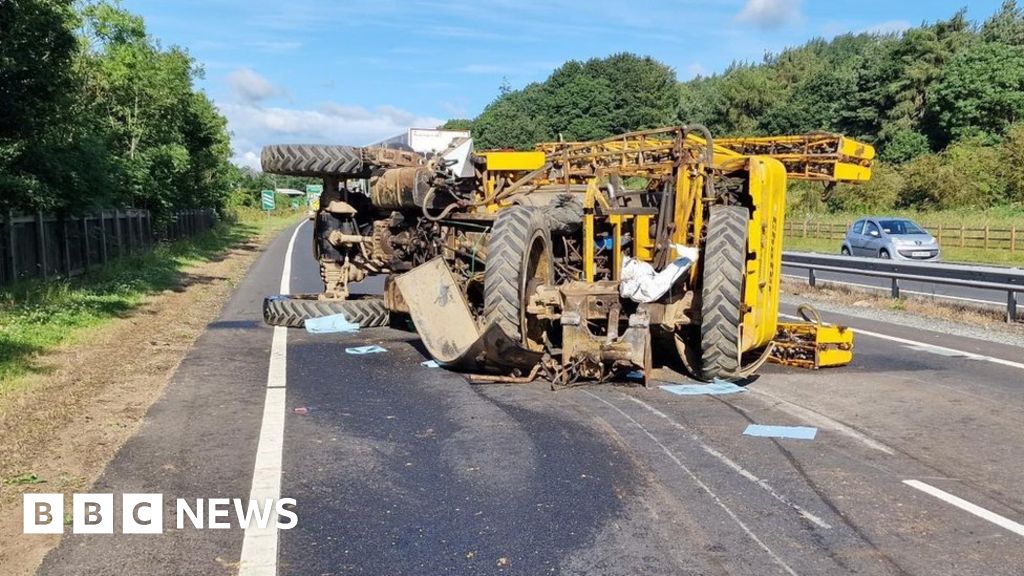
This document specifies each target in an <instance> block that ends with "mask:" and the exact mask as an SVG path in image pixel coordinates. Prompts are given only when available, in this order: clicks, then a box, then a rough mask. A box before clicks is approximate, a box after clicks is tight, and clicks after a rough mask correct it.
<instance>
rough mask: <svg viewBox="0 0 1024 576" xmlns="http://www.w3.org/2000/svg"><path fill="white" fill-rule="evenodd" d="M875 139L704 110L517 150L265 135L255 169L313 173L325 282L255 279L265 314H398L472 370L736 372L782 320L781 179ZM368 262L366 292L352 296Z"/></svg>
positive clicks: (834, 163)
mask: <svg viewBox="0 0 1024 576" xmlns="http://www.w3.org/2000/svg"><path fill="white" fill-rule="evenodd" d="M873 158H874V150H873V149H872V148H871V147H870V146H867V145H865V144H860V143H858V142H854V141H852V140H850V139H847V138H844V137H842V136H839V135H834V134H810V135H805V136H787V137H772V138H749V139H723V140H714V139H713V138H712V136H711V134H710V133H709V132H708V131H707V130H706V129H705V128H703V127H701V126H674V127H668V128H661V129H655V130H646V131H641V132H633V133H629V134H623V135H620V136H616V137H612V138H607V139H603V140H598V141H590V142H557V143H548V144H541V145H539V146H538V147H537V149H536V150H534V151H529V152H509V151H480V152H478V151H475V150H474V149H473V146H472V140H464V141H457V142H455V143H454V144H453V145H452V146H451V148H449V149H448V150H445V151H443V152H442V153H439V154H436V155H433V156H432V157H429V158H428V157H424V156H421V155H418V154H415V153H413V152H408V151H401V150H393V149H387V148H352V147H345V146H287V145H283V146H269V147H267V148H265V149H264V151H263V169H264V170H265V171H267V172H272V173H278V174H290V175H299V176H314V177H322V178H323V179H324V193H323V196H322V197H321V201H320V208H319V210H318V212H317V214H316V217H315V227H314V234H313V236H314V246H313V250H314V254H315V256H316V258H317V260H318V261H319V263H320V270H321V276H322V278H323V281H324V292H323V293H322V294H319V295H315V296H300V297H290V296H279V297H272V298H269V299H268V300H267V302H266V303H265V305H264V312H265V317H266V318H267V321H268V322H271V323H274V324H285V325H292V326H294V325H301V323H302V322H303V321H304V319H306V318H308V317H311V316H320V315H325V314H333V313H343V314H345V315H346V316H347V317H348V318H349V320H351V321H356V322H359V323H361V324H362V325H364V326H375V325H380V324H382V323H385V322H387V318H388V316H389V315H390V316H392V317H394V316H399V315H408V316H410V317H411V318H412V321H413V323H414V324H415V327H416V330H417V332H418V333H419V334H420V336H421V337H422V339H423V342H424V345H425V346H426V348H427V349H428V351H429V352H430V353H431V354H432V355H433V356H434V358H435V359H436V360H437V361H438V362H439V363H440V364H442V365H444V366H446V367H449V368H452V369H457V370H460V371H465V372H470V373H473V374H476V375H478V376H477V378H479V379H482V380H495V381H498V380H505V381H516V380H530V379H533V378H535V377H538V376H541V375H542V376H544V377H546V378H548V379H550V380H552V381H553V382H555V383H558V384H570V383H573V382H576V381H583V380H586V381H592V380H598V381H600V380H605V379H608V378H610V377H612V376H614V375H616V374H620V373H623V372H626V371H635V370H636V371H640V373H641V374H643V376H644V378H645V379H646V378H647V377H648V376H649V375H650V373H651V369H652V365H653V359H654V358H655V357H657V356H672V357H674V358H675V359H678V360H679V362H681V363H682V365H683V366H684V367H685V369H686V370H687V371H688V372H690V373H691V374H692V375H694V376H696V377H698V378H701V379H712V378H716V377H722V378H741V377H744V376H747V375H749V374H751V373H752V372H754V371H755V370H756V369H757V368H758V367H759V366H760V365H761V364H762V363H763V362H765V361H766V360H767V359H769V358H770V357H771V356H772V354H773V352H775V349H776V347H775V345H774V344H773V340H775V339H776V338H777V336H778V335H779V334H780V327H779V324H778V322H777V314H778V300H779V280H780V269H781V257H782V230H783V218H784V215H785V192H786V185H787V180H788V179H791V178H793V179H804V180H815V181H820V182H823V183H824V184H825V185H826V188H829V187H831V186H832V185H833V184H835V183H836V182H843V181H847V182H858V181H864V180H866V179H868V178H869V177H870V174H871V164H872V161H873ZM373 274H385V275H387V280H386V284H385V286H386V288H385V294H384V296H383V298H369V299H367V298H360V299H355V298H349V290H348V286H349V284H350V283H353V282H359V281H361V280H363V279H365V278H366V277H367V276H369V275H373ZM784 328H785V330H783V331H784V332H786V333H787V334H791V333H792V332H793V330H792V327H784ZM789 350H790V352H788V354H790V355H792V348H790V349H789ZM666 360H667V358H666Z"/></svg>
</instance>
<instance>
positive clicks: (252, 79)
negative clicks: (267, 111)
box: [228, 68, 284, 104]
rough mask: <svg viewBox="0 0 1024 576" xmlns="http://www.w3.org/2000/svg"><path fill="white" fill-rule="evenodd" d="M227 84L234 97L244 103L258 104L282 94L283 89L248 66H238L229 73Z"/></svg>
mask: <svg viewBox="0 0 1024 576" xmlns="http://www.w3.org/2000/svg"><path fill="white" fill-rule="evenodd" d="M228 85H230V86H231V90H232V91H233V92H234V94H235V97H236V98H237V99H238V100H239V101H240V102H243V103H246V104H258V103H260V102H262V101H264V100H268V99H270V98H276V97H278V96H283V95H284V90H282V89H281V88H278V87H277V86H275V85H274V84H273V83H271V82H270V80H267V79H266V78H264V77H263V76H260V75H259V74H257V73H256V72H253V71H252V70H251V69H249V68H239V69H238V70H235V71H234V72H232V73H231V74H229V75H228Z"/></svg>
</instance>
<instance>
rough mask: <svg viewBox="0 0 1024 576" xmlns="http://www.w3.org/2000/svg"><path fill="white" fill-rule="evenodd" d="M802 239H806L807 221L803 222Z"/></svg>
mask: <svg viewBox="0 0 1024 576" xmlns="http://www.w3.org/2000/svg"><path fill="white" fill-rule="evenodd" d="M804 238H807V220H804Z"/></svg>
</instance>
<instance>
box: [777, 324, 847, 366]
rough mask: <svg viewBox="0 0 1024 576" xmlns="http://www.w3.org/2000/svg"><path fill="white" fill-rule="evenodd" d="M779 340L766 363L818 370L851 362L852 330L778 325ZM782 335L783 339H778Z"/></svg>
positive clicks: (808, 325)
mask: <svg viewBox="0 0 1024 576" xmlns="http://www.w3.org/2000/svg"><path fill="white" fill-rule="evenodd" d="M778 330H779V334H780V339H779V340H778V341H777V342H776V346H775V349H774V350H773V352H772V355H771V357H770V358H769V360H770V361H771V362H773V363H775V364H783V365H785V366H796V367H798V368H808V369H811V370H817V369H818V368H827V367H829V366H846V365H847V364H849V363H850V362H852V361H853V344H854V334H853V330H851V329H849V328H847V327H845V326H833V325H828V324H819V323H816V322H780V323H779V328H778ZM782 334H785V337H781V335H782Z"/></svg>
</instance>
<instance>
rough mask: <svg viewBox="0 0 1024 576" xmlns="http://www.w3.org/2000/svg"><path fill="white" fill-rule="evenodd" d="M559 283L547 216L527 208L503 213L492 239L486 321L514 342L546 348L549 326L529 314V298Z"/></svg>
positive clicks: (485, 288)
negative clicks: (556, 278)
mask: <svg viewBox="0 0 1024 576" xmlns="http://www.w3.org/2000/svg"><path fill="white" fill-rule="evenodd" d="M553 281H554V265H553V259H552V255H551V232H550V229H549V226H548V221H547V219H546V218H545V217H544V213H543V212H542V211H540V210H537V209H534V208H531V207H527V206H512V207H509V208H505V209H502V210H501V211H500V212H498V217H497V219H495V221H494V227H493V228H492V229H491V235H490V238H489V239H488V241H487V268H486V270H485V271H484V319H485V321H486V322H487V323H488V324H490V323H492V322H494V323H497V324H498V325H499V326H500V327H501V328H502V329H503V330H504V331H505V334H506V335H508V337H509V338H511V339H513V340H516V341H518V342H521V343H523V344H525V345H526V346H527V347H528V348H531V349H533V350H542V349H543V340H544V333H545V331H546V330H547V328H548V327H547V326H546V325H545V324H544V323H543V322H541V321H535V320H531V319H529V318H528V317H527V315H526V305H527V302H526V299H527V297H528V296H529V295H530V294H532V293H533V291H534V289H535V288H536V286H538V285H540V284H551V283H552V282H553Z"/></svg>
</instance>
